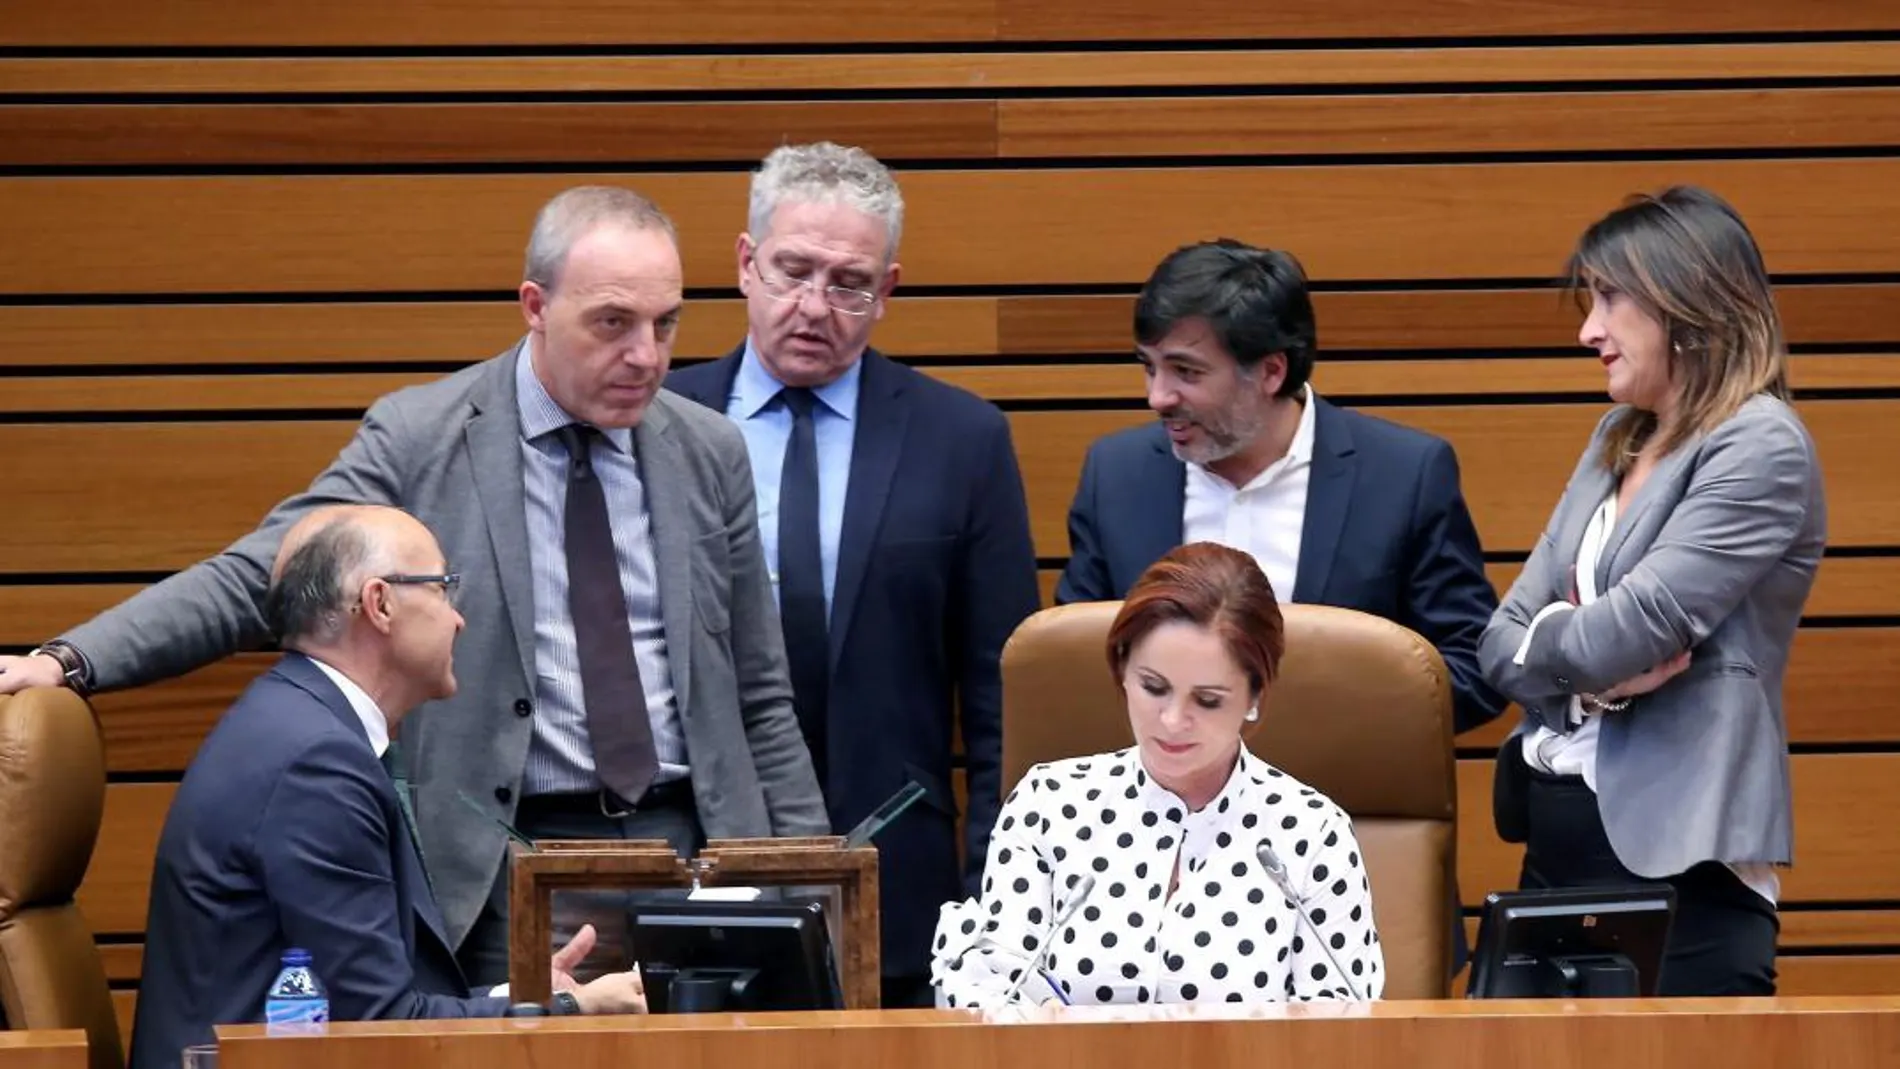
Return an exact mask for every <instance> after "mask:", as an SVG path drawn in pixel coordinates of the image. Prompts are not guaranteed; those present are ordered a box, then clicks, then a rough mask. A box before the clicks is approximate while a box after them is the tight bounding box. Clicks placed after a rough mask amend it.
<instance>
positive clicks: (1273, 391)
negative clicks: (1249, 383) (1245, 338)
mask: <svg viewBox="0 0 1900 1069" xmlns="http://www.w3.org/2000/svg"><path fill="white" fill-rule="evenodd" d="M1286 374H1287V359H1286V354H1285V353H1268V354H1267V355H1266V356H1264V357H1262V358H1261V359H1260V362H1259V363H1258V364H1255V365H1254V375H1255V377H1256V379H1257V381H1258V383H1259V386H1260V398H1261V400H1263V401H1271V400H1272V399H1274V398H1275V397H1278V396H1280V387H1281V386H1283V385H1285V383H1286Z"/></svg>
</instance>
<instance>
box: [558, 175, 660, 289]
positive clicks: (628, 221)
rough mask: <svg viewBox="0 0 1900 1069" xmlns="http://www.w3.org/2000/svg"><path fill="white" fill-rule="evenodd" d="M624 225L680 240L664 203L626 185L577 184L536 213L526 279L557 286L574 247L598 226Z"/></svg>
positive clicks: (631, 228)
mask: <svg viewBox="0 0 1900 1069" xmlns="http://www.w3.org/2000/svg"><path fill="white" fill-rule="evenodd" d="M604 223H618V224H620V225H621V226H625V227H627V228H628V229H630V230H660V231H664V232H665V233H666V236H667V237H668V238H670V239H671V240H672V241H673V243H674V244H676V245H677V244H678V243H679V232H678V231H677V230H675V229H674V227H673V220H671V219H669V218H667V216H666V213H665V212H663V211H661V210H660V207H659V205H657V204H655V203H653V202H652V201H650V200H648V199H647V198H645V197H643V196H641V195H640V194H638V193H635V192H634V191H633V190H631V189H625V188H622V187H620V186H575V187H574V188H573V189H569V190H565V191H563V192H561V193H558V194H556V195H555V197H554V199H553V200H550V201H548V202H547V203H546V204H544V205H542V207H541V211H540V213H539V214H538V215H536V216H535V217H534V230H533V232H532V233H530V234H529V235H528V259H527V263H526V265H525V266H524V267H523V268H522V272H521V277H522V278H523V279H525V280H527V281H529V282H532V283H534V284H536V285H538V286H540V287H541V288H542V289H544V290H552V289H553V288H554V287H555V285H556V284H557V283H558V282H559V281H560V278H561V267H562V266H563V265H564V264H566V263H567V254H568V251H569V250H571V249H572V248H573V247H574V243H575V242H576V241H579V240H580V239H581V238H582V237H584V236H585V235H586V234H587V233H589V232H590V231H592V230H593V229H594V228H595V227H597V226H600V225H602V224H604Z"/></svg>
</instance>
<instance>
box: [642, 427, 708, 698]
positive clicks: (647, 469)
mask: <svg viewBox="0 0 1900 1069" xmlns="http://www.w3.org/2000/svg"><path fill="white" fill-rule="evenodd" d="M668 403H669V402H668V401H667V400H666V395H665V394H664V393H662V394H660V395H658V396H656V397H655V398H654V399H653V404H652V405H650V406H648V408H647V411H646V415H645V416H644V417H642V418H641V420H640V423H639V425H638V426H636V427H634V429H633V447H634V452H635V454H636V459H637V460H638V462H639V465H640V484H641V486H642V487H644V488H645V490H646V504H647V523H648V525H649V527H650V529H651V530H652V532H653V562H654V565H655V570H656V572H657V575H656V577H655V578H656V581H657V583H658V585H659V588H660V590H659V594H660V620H661V624H662V626H663V627H664V629H665V631H666V660H667V664H668V665H669V666H670V668H671V671H672V674H673V690H674V693H675V694H676V695H677V705H678V707H679V709H680V711H681V713H682V715H683V714H684V713H685V712H686V710H688V709H691V708H692V701H691V700H690V697H689V695H690V694H691V693H692V679H693V667H692V665H693V661H692V649H693V632H692V625H693V532H692V524H691V520H690V517H691V516H692V508H691V504H690V502H689V501H688V500H687V495H686V489H685V487H684V486H682V485H681V483H680V480H681V473H682V472H684V471H686V470H688V469H687V466H686V458H685V457H684V456H682V455H681V454H680V446H679V441H678V439H676V438H675V437H674V436H673V414H672V412H671V411H669V410H668V408H667V405H668ZM671 403H673V404H677V403H678V402H671Z"/></svg>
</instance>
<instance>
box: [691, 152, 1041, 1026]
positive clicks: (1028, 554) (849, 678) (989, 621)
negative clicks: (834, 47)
mask: <svg viewBox="0 0 1900 1069" xmlns="http://www.w3.org/2000/svg"><path fill="white" fill-rule="evenodd" d="M903 211H904V204H903V198H902V196H901V194H900V193H899V191H898V188H897V183H896V181H895V180H893V179H892V177H891V174H890V172H889V171H888V170H886V169H885V168H884V166H883V165H882V164H880V163H878V161H877V160H875V159H873V158H872V157H871V156H869V155H868V154H866V153H865V152H863V151H862V150H859V149H855V148H844V147H841V146H838V145H833V144H829V143H822V144H815V145H797V146H786V147H783V148H780V149H778V150H776V151H774V152H773V153H772V154H771V155H770V156H768V157H766V159H765V161H764V164H763V165H762V166H761V167H760V169H759V171H758V172H757V173H756V174H754V175H753V179H752V192H751V210H750V212H749V218H748V220H747V229H746V232H745V233H742V234H741V235H739V239H738V249H737V252H738V271H739V288H740V290H741V291H743V292H744V293H745V296H746V315H747V328H748V329H747V335H746V340H745V343H744V344H743V345H741V346H740V347H739V348H737V349H735V350H733V352H732V353H730V354H729V355H727V356H725V357H723V358H721V359H719V360H715V361H712V362H711V363H706V364H701V365H699V366H696V367H689V368H682V369H680V370H677V371H674V372H673V373H672V374H671V375H669V376H668V378H667V381H666V385H667V388H668V389H671V390H674V391H676V392H678V393H680V394H683V395H685V396H687V397H690V398H692V399H694V400H696V401H699V402H700V403H702V404H704V405H707V406H708V407H711V408H714V409H717V410H719V411H721V412H724V413H726V414H727V415H728V416H729V417H731V418H732V420H733V421H734V422H735V423H737V424H738V426H739V429H740V431H741V433H743V435H744V436H745V442H746V451H747V454H748V456H749V457H750V459H751V463H752V474H753V478H754V480H755V482H756V484H757V490H758V513H759V533H760V539H761V541H762V542H763V543H764V549H765V559H766V567H767V569H768V570H769V571H770V572H771V575H772V579H773V585H774V588H775V590H776V592H777V595H778V606H779V616H780V619H781V623H782V625H783V629H784V634H785V647H786V656H787V659H788V660H789V662H790V666H791V676H792V690H793V705H794V707H795V708H796V710H797V713H798V719H799V724H800V726H801V728H802V729H803V731H804V734H805V739H806V742H807V744H808V746H809V748H810V750H811V755H812V762H813V764H814V765H815V766H816V768H817V772H818V780H819V783H820V784H821V786H822V787H823V789H824V795H825V802H826V805H827V807H828V808H829V810H830V815H831V820H832V825H833V827H834V828H835V829H837V830H839V831H844V830H847V829H849V828H851V827H852V826H853V825H855V824H856V823H857V822H858V821H860V820H862V819H863V818H864V817H865V816H866V815H867V814H869V813H870V812H871V811H872V810H874V809H876V808H877V806H878V805H879V804H880V803H882V802H883V801H884V800H885V799H887V798H888V797H890V796H891V795H892V794H893V793H895V792H896V791H898V790H899V789H901V788H902V787H903V786H904V784H905V782H906V781H909V780H915V781H917V783H919V784H920V785H921V786H922V787H923V788H924V791H925V794H924V797H923V799H922V800H921V801H920V802H918V803H917V804H916V805H913V806H912V807H911V808H910V810H909V811H908V812H906V813H905V814H904V815H903V816H901V817H900V818H898V820H897V821H896V822H895V823H893V824H892V825H891V826H890V827H888V828H887V829H885V831H884V832H883V833H882V834H880V835H879V836H878V838H877V846H878V852H879V855H880V860H881V864H880V876H879V883H880V887H881V890H882V894H881V896H880V897H881V907H882V918H883V925H882V933H883V934H882V943H883V948H882V949H883V964H884V1004H885V1005H886V1006H907V1005H928V1004H929V1003H930V1000H931V996H930V987H929V950H930V947H929V941H930V935H931V931H932V929H933V927H934V925H935V923H936V916H937V910H938V908H939V907H940V906H941V905H942V904H943V903H944V902H945V901H947V900H950V899H953V898H960V897H963V896H964V895H965V894H968V893H972V892H973V891H974V890H975V889H976V887H977V884H978V880H979V874H980V871H981V867H982V864H983V859H984V854H985V851H986V849H987V845H988V841H989V833H990V826H991V824H993V823H994V822H995V820H996V811H997V808H998V807H999V806H1000V805H1001V800H1002V793H1003V788H1004V786H1005V785H1004V784H1002V783H1001V782H1000V780H1001V775H1002V683H1001V678H1000V673H999V659H1000V657H1001V654H1002V648H1003V643H1004V642H1005V641H1007V640H1008V638H1009V636H1010V634H1011V633H1012V632H1013V631H1014V630H1015V629H1016V625H1017V624H1019V623H1021V622H1022V621H1023V619H1024V618H1025V617H1027V616H1028V615H1029V614H1030V613H1032V612H1034V611H1035V610H1036V608H1037V603H1038V594H1037V590H1036V559H1035V550H1034V548H1033V546H1032V545H1031V542H1030V536H1029V513H1028V506H1027V503H1026V501H1025V498H1024V494H1023V485H1022V477H1021V475H1020V473H1019V471H1018V469H1017V464H1016V453H1015V449H1014V448H1013V447H1012V444H1011V442H1010V434H1009V424H1008V422H1007V420H1005V419H1004V417H1003V414H1002V413H1001V412H1000V411H998V410H997V409H996V407H995V406H993V405H991V404H989V403H987V402H985V401H983V400H981V399H979V398H977V397H975V396H974V395H972V394H970V393H967V392H965V391H963V390H960V389H957V388H955V387H953V386H949V385H946V384H944V383H942V382H939V381H937V380H935V379H932V378H930V377H929V376H926V375H923V374H920V373H918V372H916V371H913V370H911V369H910V368H907V367H905V366H903V365H901V364H897V363H894V362H892V361H890V360H888V359H886V358H884V357H883V356H881V355H879V354H878V353H877V352H876V351H874V350H872V349H870V348H868V345H869V342H870V335H871V328H872V327H873V326H874V325H875V324H876V322H877V321H878V320H879V319H880V318H882V317H883V315H884V308H885V301H886V299H887V298H888V297H889V296H890V293H891V290H892V288H893V287H895V286H896V285H897V280H898V276H899V274H900V267H899V265H898V262H897V256H896V254H897V245H898V238H899V236H900V233H901V231H902V228H903ZM954 728H960V729H961V733H962V737H963V749H964V754H965V759H966V765H965V769H966V775H967V783H968V794H969V811H968V813H967V814H966V818H965V821H964V825H965V827H964V837H963V839H964V842H963V853H964V855H965V857H966V858H967V860H966V862H965V870H964V873H963V876H964V878H963V879H962V880H959V872H958V853H959V851H958V843H957V835H956V818H957V808H956V800H955V796H954V795H953V793H952V790H951V765H952V742H951V740H952V736H953V734H954V730H953V729H954Z"/></svg>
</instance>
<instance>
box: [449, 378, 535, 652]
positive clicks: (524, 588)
mask: <svg viewBox="0 0 1900 1069" xmlns="http://www.w3.org/2000/svg"><path fill="white" fill-rule="evenodd" d="M513 357H514V359H508V360H499V361H496V363H495V365H494V368H493V370H492V374H490V375H489V378H488V381H487V382H486V383H484V384H483V389H482V390H481V391H480V392H479V393H478V394H477V395H476V396H477V400H476V402H475V412H474V414H473V415H472V416H471V417H470V418H469V421H468V426H467V428H465V430H464V432H463V434H464V439H465V440H466V442H467V444H468V455H469V465H470V466H469V470H470V471H471V472H474V473H479V477H476V478H472V479H471V480H470V481H471V482H473V483H474V485H475V497H476V499H477V501H479V502H480V505H481V510H482V519H483V520H484V521H485V522H486V523H487V526H488V542H489V545H490V546H491V547H492V548H493V549H494V553H495V575H496V576H497V577H498V578H499V579H500V583H501V600H502V610H503V611H504V612H505V613H507V615H508V623H509V625H510V626H511V627H512V628H513V630H514V633H515V649H516V651H517V652H519V654H520V655H521V672H522V678H524V679H529V680H532V679H534V678H535V673H534V592H533V590H532V588H531V586H530V582H531V577H530V575H529V571H528V569H527V568H526V567H524V566H523V564H524V562H525V561H527V560H528V559H529V554H528V516H527V508H526V506H525V505H524V504H523V502H522V489H521V488H522V485H523V482H522V479H523V475H522V471H521V413H520V410H519V408H518V407H517V404H516V400H515V361H516V360H526V359H528V346H527V343H526V342H525V341H523V342H522V343H520V344H518V345H516V346H515V351H514V354H513ZM478 596H479V595H478Z"/></svg>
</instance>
